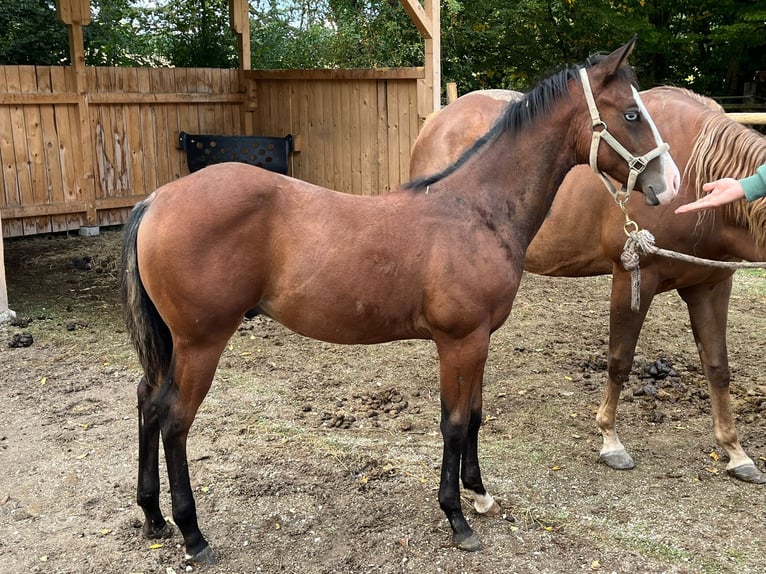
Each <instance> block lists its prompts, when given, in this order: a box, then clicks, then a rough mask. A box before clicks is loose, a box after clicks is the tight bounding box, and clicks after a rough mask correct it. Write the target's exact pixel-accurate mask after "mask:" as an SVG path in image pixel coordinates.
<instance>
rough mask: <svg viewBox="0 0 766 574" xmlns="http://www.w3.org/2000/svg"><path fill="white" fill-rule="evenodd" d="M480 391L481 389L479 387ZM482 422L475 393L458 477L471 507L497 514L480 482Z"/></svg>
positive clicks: (497, 509)
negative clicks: (468, 491) (468, 495)
mask: <svg viewBox="0 0 766 574" xmlns="http://www.w3.org/2000/svg"><path fill="white" fill-rule="evenodd" d="M479 391H481V387H479ZM481 422H482V396H481V392H478V393H475V396H474V400H473V403H472V405H471V418H470V420H469V422H468V433H467V437H466V441H465V446H464V448H463V460H462V465H461V473H460V477H461V479H462V481H463V487H464V488H466V489H467V490H470V491H471V493H472V494H473V499H474V500H473V507H474V509H476V512H478V513H479V514H494V513H496V512H499V510H500V507H499V506H498V504H497V502H495V499H494V498H492V496H491V495H490V494H488V493H487V489H486V488H484V484H483V482H482V480H481V469H480V468H479V429H480V428H481Z"/></svg>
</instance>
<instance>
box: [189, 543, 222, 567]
mask: <svg viewBox="0 0 766 574" xmlns="http://www.w3.org/2000/svg"><path fill="white" fill-rule="evenodd" d="M184 560H185V561H186V562H187V563H188V564H196V565H199V566H215V565H216V564H218V560H217V559H216V557H215V554H213V550H212V549H211V548H210V546H209V545H208V546H205V547H204V548H203V549H202V550H200V551H199V552H197V553H196V554H194V555H193V556H190V555H189V554H187V555H186V556H185V558H184Z"/></svg>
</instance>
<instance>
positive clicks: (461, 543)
mask: <svg viewBox="0 0 766 574" xmlns="http://www.w3.org/2000/svg"><path fill="white" fill-rule="evenodd" d="M452 544H453V545H454V546H455V547H456V548H459V549H460V550H465V551H466V552H476V551H477V550H481V540H479V537H478V535H477V534H476V533H475V532H470V533H468V534H467V535H466V534H462V535H460V534H453V535H452Z"/></svg>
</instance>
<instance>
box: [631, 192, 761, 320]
mask: <svg viewBox="0 0 766 574" xmlns="http://www.w3.org/2000/svg"><path fill="white" fill-rule="evenodd" d="M619 205H620V207H623V211H625V210H624V204H619ZM625 219H626V222H625V234H626V235H627V236H628V239H627V241H625V246H624V247H623V250H622V255H620V260H621V261H622V266H623V267H624V268H625V270H626V271H630V274H631V297H630V309H631V310H632V311H638V309H639V307H640V306H641V269H640V267H639V259H640V257H641V254H647V255H661V256H663V257H669V258H671V259H678V260H679V261H685V262H687V263H695V264H697V265H707V266H708V267H720V268H723V269H735V270H736V269H757V268H766V261H717V260H715V259H703V258H702V257H695V256H694V255H687V254H686V253H678V252H677V251H670V250H669V249H662V248H660V247H657V246H655V245H654V236H653V235H652V234H651V232H649V231H648V230H646V229H638V225H637V224H636V222H634V221H632V220H630V219H629V218H628V216H627V213H626V214H625Z"/></svg>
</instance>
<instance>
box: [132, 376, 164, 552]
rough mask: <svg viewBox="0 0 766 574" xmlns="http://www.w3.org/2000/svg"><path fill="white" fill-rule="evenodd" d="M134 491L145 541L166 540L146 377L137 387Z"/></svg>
mask: <svg viewBox="0 0 766 574" xmlns="http://www.w3.org/2000/svg"><path fill="white" fill-rule="evenodd" d="M137 394H138V489H137V495H136V500H137V502H138V505H139V506H140V507H141V509H142V510H143V511H144V517H145V518H146V521H145V522H144V529H143V533H144V536H145V537H146V538H168V537H170V536H171V535H172V534H173V527H172V526H170V525H169V524H168V523H167V521H166V520H165V517H164V516H163V515H162V511H161V510H160V471H159V448H160V446H159V443H160V422H159V417H158V416H157V409H156V408H155V406H154V404H153V403H152V400H151V396H150V394H151V389H150V388H149V386H148V385H147V383H146V377H141V382H139V384H138V392H137Z"/></svg>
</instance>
